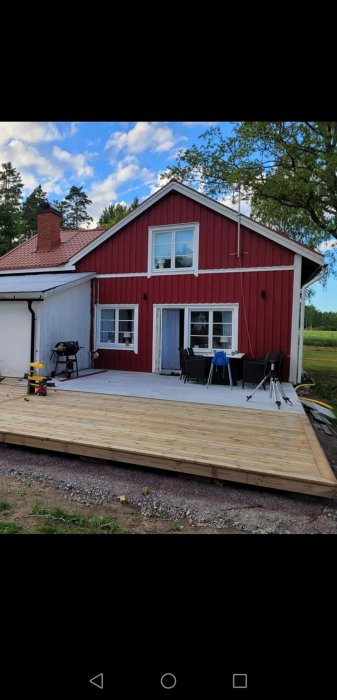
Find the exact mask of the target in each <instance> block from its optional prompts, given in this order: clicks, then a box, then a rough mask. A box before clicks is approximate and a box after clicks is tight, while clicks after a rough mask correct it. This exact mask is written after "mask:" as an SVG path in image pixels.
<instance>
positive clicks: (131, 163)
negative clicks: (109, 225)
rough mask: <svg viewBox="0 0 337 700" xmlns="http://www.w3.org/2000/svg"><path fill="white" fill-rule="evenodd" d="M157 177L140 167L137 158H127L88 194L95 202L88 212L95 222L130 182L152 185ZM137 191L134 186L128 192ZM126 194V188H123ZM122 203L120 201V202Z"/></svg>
mask: <svg viewBox="0 0 337 700" xmlns="http://www.w3.org/2000/svg"><path fill="white" fill-rule="evenodd" d="M155 178H156V175H155V173H153V172H151V170H149V169H148V168H142V167H141V166H140V165H139V162H138V159H137V158H136V157H135V156H126V158H124V159H123V160H120V161H119V162H118V163H117V165H116V169H115V170H114V172H112V173H110V175H108V177H106V178H105V179H104V180H101V181H100V182H94V183H93V184H92V186H91V188H90V191H89V193H88V196H89V199H91V200H92V201H93V204H92V205H91V207H89V209H88V211H89V214H90V216H92V217H93V219H94V221H97V219H98V218H99V217H100V215H101V213H102V211H103V209H104V207H106V206H108V205H109V204H111V203H112V202H113V201H116V200H117V198H118V189H119V188H120V187H121V186H122V187H123V185H125V184H126V183H127V182H129V181H133V183H135V182H136V183H137V181H138V182H139V183H141V184H142V185H143V184H150V183H152V182H154V181H155ZM135 189H137V184H134V186H132V188H130V190H128V191H134V190H135ZM123 191H124V193H125V188H124V187H123ZM119 201H120V200H119Z"/></svg>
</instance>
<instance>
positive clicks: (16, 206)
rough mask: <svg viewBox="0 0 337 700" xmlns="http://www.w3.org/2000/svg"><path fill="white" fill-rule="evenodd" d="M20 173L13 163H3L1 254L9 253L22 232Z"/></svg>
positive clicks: (1, 172)
mask: <svg viewBox="0 0 337 700" xmlns="http://www.w3.org/2000/svg"><path fill="white" fill-rule="evenodd" d="M22 188H23V183H22V181H21V177H20V174H19V173H17V171H16V169H15V168H13V166H12V164H11V163H10V162H9V163H2V165H1V170H0V256H1V255H4V254H5V253H7V252H8V251H9V250H10V249H11V248H13V246H14V245H15V241H16V240H19V239H20V236H21V233H22V219H21V190H22Z"/></svg>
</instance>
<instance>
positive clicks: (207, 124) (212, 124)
mask: <svg viewBox="0 0 337 700" xmlns="http://www.w3.org/2000/svg"><path fill="white" fill-rule="evenodd" d="M181 123H182V124H183V126H216V125H217V124H218V122H181Z"/></svg>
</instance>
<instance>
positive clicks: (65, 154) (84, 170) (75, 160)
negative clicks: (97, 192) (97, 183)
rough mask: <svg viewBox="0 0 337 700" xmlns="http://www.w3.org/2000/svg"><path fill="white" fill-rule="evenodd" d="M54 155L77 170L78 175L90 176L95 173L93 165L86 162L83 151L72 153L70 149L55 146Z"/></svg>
mask: <svg viewBox="0 0 337 700" xmlns="http://www.w3.org/2000/svg"><path fill="white" fill-rule="evenodd" d="M52 152H53V156H54V157H55V158H57V160H60V161H61V162H63V163H67V165H68V166H69V167H70V168H72V170H74V171H75V173H76V175H78V177H90V176H91V175H93V174H94V169H93V168H92V167H91V165H88V163H86V159H85V156H84V155H83V154H82V153H78V154H75V153H70V152H69V151H63V150H62V149H61V148H59V147H58V146H54V147H53V151H52Z"/></svg>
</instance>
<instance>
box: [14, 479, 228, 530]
mask: <svg viewBox="0 0 337 700" xmlns="http://www.w3.org/2000/svg"><path fill="white" fill-rule="evenodd" d="M1 501H3V502H5V503H8V504H9V506H10V508H9V509H8V510H7V509H4V510H3V511H2V512H1V513H0V523H1V521H5V520H6V521H10V522H11V523H15V524H16V525H18V526H19V527H21V528H22V530H21V532H22V533H25V532H30V533H31V532H34V529H35V528H38V527H40V526H41V523H42V520H44V519H43V516H34V515H32V509H33V508H34V507H36V506H39V507H41V508H46V509H55V508H57V507H59V508H60V509H62V510H64V511H66V512H67V513H77V514H82V515H85V516H86V518H91V517H94V516H97V515H98V516H100V517H101V516H103V517H106V518H109V519H111V520H114V521H116V522H117V523H118V524H119V525H120V526H121V527H122V528H123V529H125V530H126V531H127V532H128V533H130V534H145V533H148V534H171V535H172V534H196V533H198V532H199V533H200V532H202V533H203V534H221V533H223V534H227V533H238V532H239V531H238V530H235V529H220V530H219V529H217V528H207V527H199V526H197V525H191V524H190V523H188V522H186V523H182V522H179V523H178V522H176V521H173V520H166V519H159V518H153V517H144V516H142V515H141V513H140V510H139V509H137V508H134V507H132V506H130V505H129V504H127V503H125V504H122V503H119V502H118V503H108V504H106V505H100V506H97V505H87V504H86V505H84V504H81V503H78V502H76V501H72V502H69V499H67V498H66V496H64V495H63V494H62V493H60V492H59V491H58V490H57V489H56V488H54V487H52V486H50V485H48V484H45V483H32V482H31V481H27V480H26V479H25V480H21V479H18V478H15V477H9V476H4V475H1V476H0V502H1Z"/></svg>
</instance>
